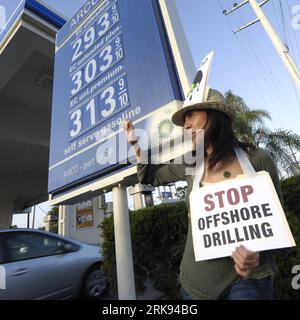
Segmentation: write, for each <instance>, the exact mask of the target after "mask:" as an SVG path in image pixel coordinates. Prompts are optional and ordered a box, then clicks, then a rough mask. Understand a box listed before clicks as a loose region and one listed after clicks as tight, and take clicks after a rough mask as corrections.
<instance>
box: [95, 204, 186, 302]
mask: <svg viewBox="0 0 300 320" xmlns="http://www.w3.org/2000/svg"><path fill="white" fill-rule="evenodd" d="M187 225H188V220H187V208H186V204H185V202H184V201H182V202H179V203H177V204H175V205H174V204H167V205H158V206H154V207H148V208H145V209H142V210H137V211H133V212H131V213H130V227H131V240H132V253H133V263H134V273H135V283H136V290H137V293H143V292H144V289H145V287H144V284H145V283H146V281H147V280H151V281H152V284H153V286H154V288H155V289H157V290H158V291H161V292H163V293H164V294H165V297H166V298H170V299H176V298H178V290H179V283H178V281H177V278H178V273H179V264H180V261H181V257H182V253H183V250H184V245H185V240H186V234H187ZM113 230H114V225H113V218H112V217H108V218H106V219H105V220H104V222H103V223H102V224H101V233H102V236H103V243H102V249H103V255H104V263H103V265H102V269H103V271H104V272H105V273H106V274H107V276H108V282H109V284H110V289H111V290H112V292H113V291H115V290H116V289H117V283H116V279H117V276H116V260H115V243H114V232H113Z"/></svg>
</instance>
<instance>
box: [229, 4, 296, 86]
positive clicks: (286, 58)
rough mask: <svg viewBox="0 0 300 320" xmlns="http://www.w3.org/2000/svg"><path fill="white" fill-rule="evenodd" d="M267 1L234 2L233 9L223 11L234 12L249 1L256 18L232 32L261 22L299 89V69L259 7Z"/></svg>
mask: <svg viewBox="0 0 300 320" xmlns="http://www.w3.org/2000/svg"><path fill="white" fill-rule="evenodd" d="M267 2H269V0H265V1H263V2H262V3H260V4H259V3H257V2H256V0H245V1H243V2H242V3H240V4H237V3H235V4H234V5H233V9H231V10H230V11H227V10H224V11H223V13H224V14H225V15H226V16H227V15H229V14H231V13H232V12H234V11H235V10H238V9H239V8H241V7H242V6H244V5H246V4H248V3H249V4H250V6H251V7H252V9H253V11H254V13H255V14H256V16H257V19H255V20H254V21H252V22H250V23H248V24H246V25H245V26H243V27H240V28H239V29H237V30H236V31H235V32H234V33H237V32H240V31H242V30H244V29H246V28H248V27H249V26H251V25H253V24H255V23H257V22H260V23H261V24H262V26H263V28H264V29H265V31H266V33H267V35H268V36H269V38H270V40H271V41H272V43H273V45H274V47H275V49H276V51H277V52H278V54H279V56H280V58H281V60H282V62H283V63H284V65H285V66H286V68H287V70H288V72H289V74H290V76H291V77H292V79H293V80H294V82H295V83H296V85H297V86H298V88H299V90H300V71H299V69H298V67H297V65H296V63H295V62H294V60H293V58H292V57H291V56H290V55H289V53H288V49H287V48H286V46H285V45H284V44H283V43H282V41H281V40H280V38H279V36H278V35H277V33H276V31H275V30H274V28H273V26H272V24H271V22H270V21H269V20H268V18H267V17H266V15H265V14H264V12H263V10H262V9H261V7H262V6H263V5H265V4H266V3H267Z"/></svg>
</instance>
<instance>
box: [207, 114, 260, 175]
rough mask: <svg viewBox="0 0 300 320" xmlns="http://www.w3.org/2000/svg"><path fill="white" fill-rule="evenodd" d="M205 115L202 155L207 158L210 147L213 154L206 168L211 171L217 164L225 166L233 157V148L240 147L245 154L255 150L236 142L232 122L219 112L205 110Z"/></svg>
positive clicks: (252, 146) (251, 146) (245, 144)
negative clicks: (206, 123)
mask: <svg viewBox="0 0 300 320" xmlns="http://www.w3.org/2000/svg"><path fill="white" fill-rule="evenodd" d="M205 111H206V113H207V120H208V129H207V132H206V133H205V139H204V154H205V157H207V149H208V147H209V146H211V147H212V149H213V152H212V154H211V155H210V156H209V159H208V168H209V170H212V169H213V168H214V167H215V166H216V164H217V163H222V164H223V165H225V164H226V163H228V162H230V161H231V160H232V159H233V157H234V156H235V153H234V148H235V147H240V148H242V149H243V150H245V151H246V152H249V151H250V150H253V149H256V147H255V146H254V145H252V144H249V143H243V142H240V141H238V140H237V138H236V137H235V134H234V130H233V126H232V120H231V119H230V117H229V116H228V115H227V114H226V113H224V112H221V111H217V110H211V109H209V110H205Z"/></svg>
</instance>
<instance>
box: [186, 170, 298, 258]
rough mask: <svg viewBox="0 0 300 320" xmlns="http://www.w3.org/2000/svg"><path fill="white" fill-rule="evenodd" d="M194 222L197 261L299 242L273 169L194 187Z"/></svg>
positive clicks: (192, 201)
mask: <svg viewBox="0 0 300 320" xmlns="http://www.w3.org/2000/svg"><path fill="white" fill-rule="evenodd" d="M190 206H191V223H192V233H193V242H194V251H195V259H196V261H202V260H209V259H215V258H221V257H226V256H231V255H232V252H233V251H235V249H236V247H238V246H239V245H241V244H243V245H244V246H245V247H246V248H247V249H249V250H252V251H263V250H271V249H278V248H285V247H292V246H295V241H294V239H293V236H292V234H291V231H290V228H289V225H288V223H287V220H286V218H285V215H284V212H283V209H282V207H281V204H280V201H279V199H278V196H277V193H276V190H275V188H274V186H273V183H272V180H271V178H270V175H269V173H267V172H265V171H262V172H259V173H258V174H257V176H255V177H246V176H240V177H239V178H237V179H231V180H227V181H222V182H219V183H215V184H213V185H211V186H206V187H202V188H199V189H198V190H193V191H192V192H191V195H190Z"/></svg>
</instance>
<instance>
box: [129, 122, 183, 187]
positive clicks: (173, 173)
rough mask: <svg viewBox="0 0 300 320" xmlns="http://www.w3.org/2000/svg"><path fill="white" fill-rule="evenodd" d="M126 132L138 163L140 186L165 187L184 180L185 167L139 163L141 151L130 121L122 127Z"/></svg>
mask: <svg viewBox="0 0 300 320" xmlns="http://www.w3.org/2000/svg"><path fill="white" fill-rule="evenodd" d="M123 128H124V130H125V131H126V132H127V141H128V143H129V144H131V145H132V146H133V148H134V150H135V156H136V159H137V162H138V165H137V175H138V179H139V182H140V183H142V184H151V185H152V186H154V187H156V186H161V185H166V184H168V183H171V182H176V181H180V180H186V174H185V173H186V172H185V166H184V165H181V164H158V165H157V164H155V165H154V164H151V163H146V164H144V163H141V158H142V155H141V149H140V146H139V143H138V140H137V137H136V135H135V132H134V127H133V125H132V123H131V122H130V121H125V122H124V125H123Z"/></svg>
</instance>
